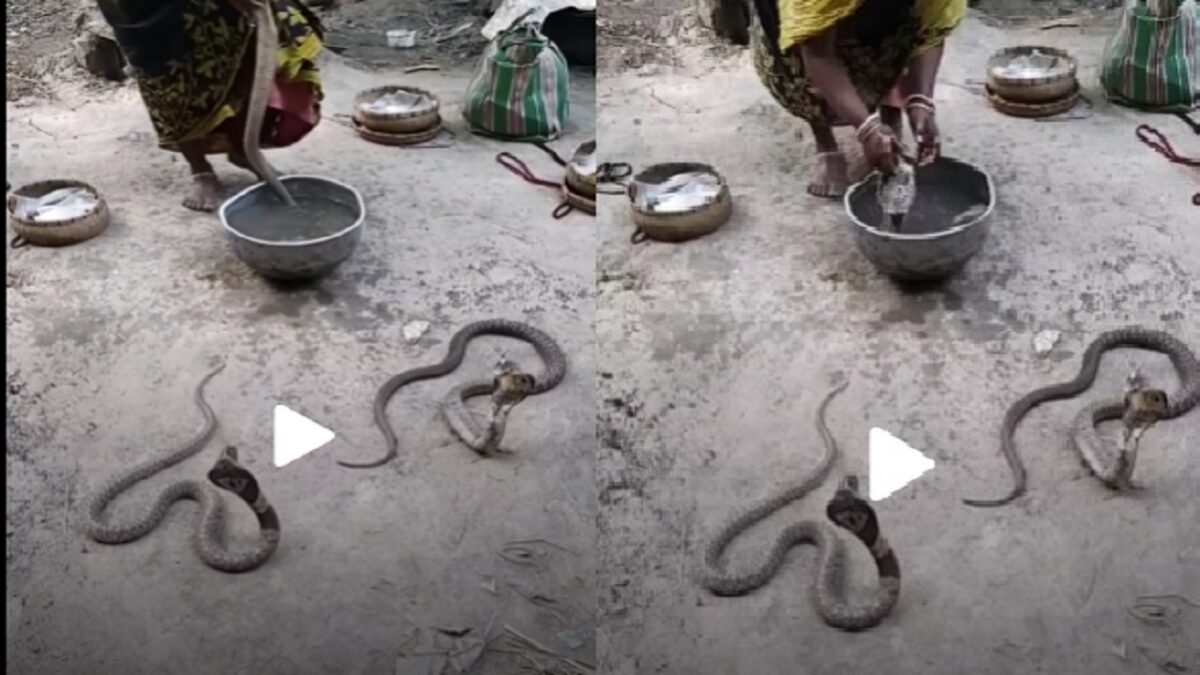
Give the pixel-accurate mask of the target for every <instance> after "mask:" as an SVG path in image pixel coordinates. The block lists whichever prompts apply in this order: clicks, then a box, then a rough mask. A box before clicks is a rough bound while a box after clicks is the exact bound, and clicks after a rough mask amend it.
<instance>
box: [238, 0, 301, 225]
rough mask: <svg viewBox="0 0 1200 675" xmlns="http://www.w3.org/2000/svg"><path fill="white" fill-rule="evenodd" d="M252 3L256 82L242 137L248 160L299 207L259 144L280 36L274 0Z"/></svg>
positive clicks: (287, 201)
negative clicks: (272, 1) (276, 26)
mask: <svg viewBox="0 0 1200 675" xmlns="http://www.w3.org/2000/svg"><path fill="white" fill-rule="evenodd" d="M247 2H248V3H249V4H251V5H252V6H253V10H252V11H251V13H250V17H251V18H252V19H253V20H254V81H253V82H252V83H251V85H250V99H249V101H248V102H247V103H246V129H245V132H244V134H243V136H242V145H243V146H244V147H243V152H245V154H246V162H247V163H248V164H249V165H250V168H252V169H253V170H254V172H255V173H256V174H258V175H259V177H261V178H262V179H263V180H264V181H266V182H267V184H268V185H270V186H271V188H272V189H273V190H275V193H276V194H278V195H279V198H280V199H282V200H283V203H284V204H286V205H288V206H293V207H294V206H296V201H295V200H294V199H292V195H291V194H290V193H288V191H287V188H285V187H283V182H282V181H280V180H279V175H278V174H277V173H276V172H275V169H274V167H272V166H271V165H270V164H268V163H267V158H266V157H264V156H263V153H262V148H261V147H260V146H259V143H260V142H261V138H262V127H263V120H264V119H266V116H267V104H268V103H269V102H270V97H271V85H272V83H274V81H275V73H276V70H278V68H279V65H278V56H277V55H276V52H277V51H278V49H279V37H278V35H277V34H276V29H275V10H274V9H273V8H272V5H271V0H247Z"/></svg>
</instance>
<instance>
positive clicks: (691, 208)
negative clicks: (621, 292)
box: [626, 162, 733, 243]
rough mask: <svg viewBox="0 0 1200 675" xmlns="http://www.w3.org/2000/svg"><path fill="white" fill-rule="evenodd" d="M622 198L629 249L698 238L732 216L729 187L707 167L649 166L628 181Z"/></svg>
mask: <svg viewBox="0 0 1200 675" xmlns="http://www.w3.org/2000/svg"><path fill="white" fill-rule="evenodd" d="M626 194H627V195H628V197H629V203H630V206H631V207H632V210H633V222H634V224H635V225H636V226H637V230H635V231H634V234H633V241H634V243H638V242H641V241H644V240H646V239H655V240H657V241H668V242H682V241H687V240H689V239H695V238H696V237H702V236H704V235H707V234H710V233H712V232H715V231H716V230H717V229H718V228H720V227H721V226H722V225H724V224H725V223H726V222H728V220H729V218H730V216H731V215H732V214H733V199H732V197H731V196H730V194H729V185H728V184H727V183H726V182H725V178H724V177H723V176H721V174H719V173H717V170H716V169H714V168H713V167H712V166H710V165H708V164H701V163H697V162H670V163H666V164H654V165H651V166H649V167H646V168H645V169H643V170H641V171H639V172H638V173H637V175H635V176H634V177H633V180H632V181H630V183H629V186H628V188H627V192H626Z"/></svg>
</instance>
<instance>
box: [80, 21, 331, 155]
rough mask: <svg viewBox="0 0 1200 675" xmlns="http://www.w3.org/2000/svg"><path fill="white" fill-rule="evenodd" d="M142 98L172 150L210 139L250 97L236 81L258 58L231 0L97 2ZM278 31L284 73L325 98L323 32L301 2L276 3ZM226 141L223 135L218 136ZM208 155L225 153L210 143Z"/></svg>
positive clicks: (249, 32)
mask: <svg viewBox="0 0 1200 675" xmlns="http://www.w3.org/2000/svg"><path fill="white" fill-rule="evenodd" d="M98 4H99V7H100V11H101V12H102V13H103V15H104V18H105V20H106V21H107V22H108V23H109V25H110V26H112V29H113V33H114V34H115V37H116V39H117V43H118V44H119V45H120V46H121V51H123V52H124V54H125V57H126V58H127V59H128V60H129V64H130V66H131V70H132V72H133V75H134V77H135V78H136V80H137V83H138V88H139V89H140V91H141V94H142V100H143V102H144V103H145V105H146V108H147V110H148V111H149V113H150V119H151V121H152V122H153V124H154V128H155V131H157V133H158V137H159V145H160V146H162V147H163V148H166V149H169V150H176V149H178V147H179V145H180V144H181V143H184V142H187V141H193V140H197V139H201V138H205V137H207V136H209V135H211V134H213V132H214V131H217V129H218V127H220V126H221V124H222V123H224V122H225V121H227V120H229V119H231V118H233V117H235V116H236V115H237V114H238V112H239V111H240V109H241V106H242V105H243V104H244V102H243V101H242V100H241V97H240V96H238V95H237V91H236V88H235V83H236V82H238V78H239V75H244V74H245V73H247V72H248V71H247V70H246V69H245V68H244V67H243V66H244V65H245V64H246V61H247V59H248V58H250V59H252V58H253V41H254V29H253V25H252V24H251V22H250V20H249V19H248V18H247V17H245V16H244V15H242V13H241V12H239V11H238V10H237V9H235V8H234V7H233V6H232V5H230V4H229V3H228V2H225V0H99V2H98ZM271 4H272V6H273V7H274V9H275V17H276V26H277V28H278V31H279V68H280V71H279V72H280V75H281V76H282V77H283V79H284V81H288V82H308V83H310V84H312V85H313V87H314V90H315V93H316V95H317V96H318V98H319V97H320V73H319V71H318V70H317V66H316V63H315V62H314V59H315V58H316V55H317V53H318V52H319V51H320V49H321V40H322V37H323V34H324V31H323V29H322V27H321V24H320V21H319V20H318V19H317V17H316V15H314V14H313V13H312V12H311V10H309V9H308V8H307V7H305V6H304V5H303V3H301V2H300V1H299V0H271ZM214 140H215V141H217V144H220V142H219V139H214ZM209 151H210V152H218V151H223V149H222V148H216V147H213V148H210V149H209Z"/></svg>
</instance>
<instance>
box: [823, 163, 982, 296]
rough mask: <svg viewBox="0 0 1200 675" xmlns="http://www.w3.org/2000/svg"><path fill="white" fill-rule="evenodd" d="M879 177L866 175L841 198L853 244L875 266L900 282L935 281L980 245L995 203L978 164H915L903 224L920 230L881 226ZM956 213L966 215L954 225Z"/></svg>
mask: <svg viewBox="0 0 1200 675" xmlns="http://www.w3.org/2000/svg"><path fill="white" fill-rule="evenodd" d="M879 178H880V176H879V174H878V173H875V174H872V175H870V176H868V177H867V178H866V180H863V181H862V182H860V183H857V184H856V185H854V186H853V187H851V188H850V189H849V190H848V191H847V192H846V198H845V204H846V213H847V214H848V215H849V216H850V222H851V223H852V227H853V229H854V240H855V243H856V244H857V245H858V249H859V250H860V251H862V253H863V255H865V256H866V257H867V259H868V260H870V261H871V263H872V264H873V265H875V268H876V269H878V270H879V271H881V272H883V273H884V274H886V275H888V276H889V277H892V278H893V279H897V280H900V281H937V280H941V279H945V278H946V277H949V276H951V275H953V274H954V273H956V272H958V271H959V270H960V269H961V268H962V267H963V265H965V264H966V263H967V261H968V260H970V259H971V257H972V256H974V255H975V254H976V253H978V252H979V249H981V248H982V247H983V243H984V241H985V240H986V239H987V235H988V230H989V229H990V227H991V217H992V212H993V211H994V210H995V207H996V191H995V189H994V188H993V186H992V178H991V176H989V175H988V173H987V172H986V171H984V170H983V169H980V168H978V167H975V166H972V165H970V164H967V163H965V162H960V161H958V160H954V159H950V158H948V157H942V158H939V159H938V160H937V161H935V162H934V163H932V164H929V165H927V166H922V167H918V168H917V170H916V180H917V194H916V199H915V200H914V201H913V205H912V207H911V209H910V210H909V212H908V215H907V217H906V219H905V225H906V226H908V227H909V229H911V230H917V231H920V232H926V234H917V233H912V232H908V233H906V232H904V231H903V229H904V228H902V229H901V231H899V232H894V231H889V230H890V226H888V227H887V228H882V227H881V225H882V224H883V223H884V214H883V209H881V208H880V206H879V198H878V195H877V192H876V191H877V189H878V182H879ZM956 214H958V215H959V217H960V218H962V216H963V215H968V214H969V217H965V218H962V222H959V223H957V224H955V223H954V220H955V219H956V217H955V216H956ZM938 228H942V229H938Z"/></svg>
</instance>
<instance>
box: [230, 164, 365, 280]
mask: <svg viewBox="0 0 1200 675" xmlns="http://www.w3.org/2000/svg"><path fill="white" fill-rule="evenodd" d="M280 180H282V181H283V183H284V185H285V186H286V187H287V189H288V191H289V192H290V193H291V194H292V196H293V197H296V198H304V197H309V198H317V199H327V200H330V201H334V202H338V203H340V204H342V205H344V206H348V207H350V208H352V209H353V210H354V211H355V212H356V213H357V214H358V216H357V217H356V218H355V219H354V222H353V223H351V224H350V225H348V226H346V227H344V228H342V229H340V230H338V231H336V232H333V233H331V234H328V235H324V236H320V237H315V238H311V239H302V240H299V241H270V240H266V239H259V238H256V237H253V236H250V235H248V234H245V233H243V232H240V231H239V230H238V229H237V228H236V227H234V226H233V225H231V224H230V216H236V215H237V213H238V212H239V211H241V210H243V209H246V208H252V207H254V206H256V205H258V204H260V203H261V200H264V199H272V200H277V199H278V197H277V196H276V195H274V194H272V193H271V187H270V186H269V185H267V184H266V183H259V184H258V185H252V186H250V187H248V188H246V189H245V190H242V191H241V192H239V193H237V194H236V195H234V196H232V197H230V198H229V199H228V200H226V201H225V203H224V204H222V205H221V211H220V215H221V225H222V226H223V227H224V228H225V231H226V232H228V233H229V239H230V241H232V242H233V251H234V253H235V254H237V257H238V258H240V259H241V260H242V262H244V263H246V264H247V265H249V266H250V267H251V268H252V269H254V270H255V271H256V272H258V273H259V274H261V275H263V276H265V277H268V278H270V279H277V280H280V281H303V280H308V279H316V278H318V277H321V276H324V275H326V274H328V273H330V272H332V271H333V269H334V268H336V267H337V266H338V265H340V264H341V263H342V262H343V261H344V260H346V258H349V257H350V254H351V253H353V252H354V247H355V246H356V245H358V240H359V239H360V238H361V237H362V231H363V219H364V218H365V217H366V213H367V210H366V205H365V204H364V203H363V198H362V195H361V194H359V192H358V190H355V189H354V188H352V187H350V186H349V185H346V184H345V183H340V182H338V181H335V180H331V179H329V178H321V177H319V176H285V177H283V178H281V179H280Z"/></svg>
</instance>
